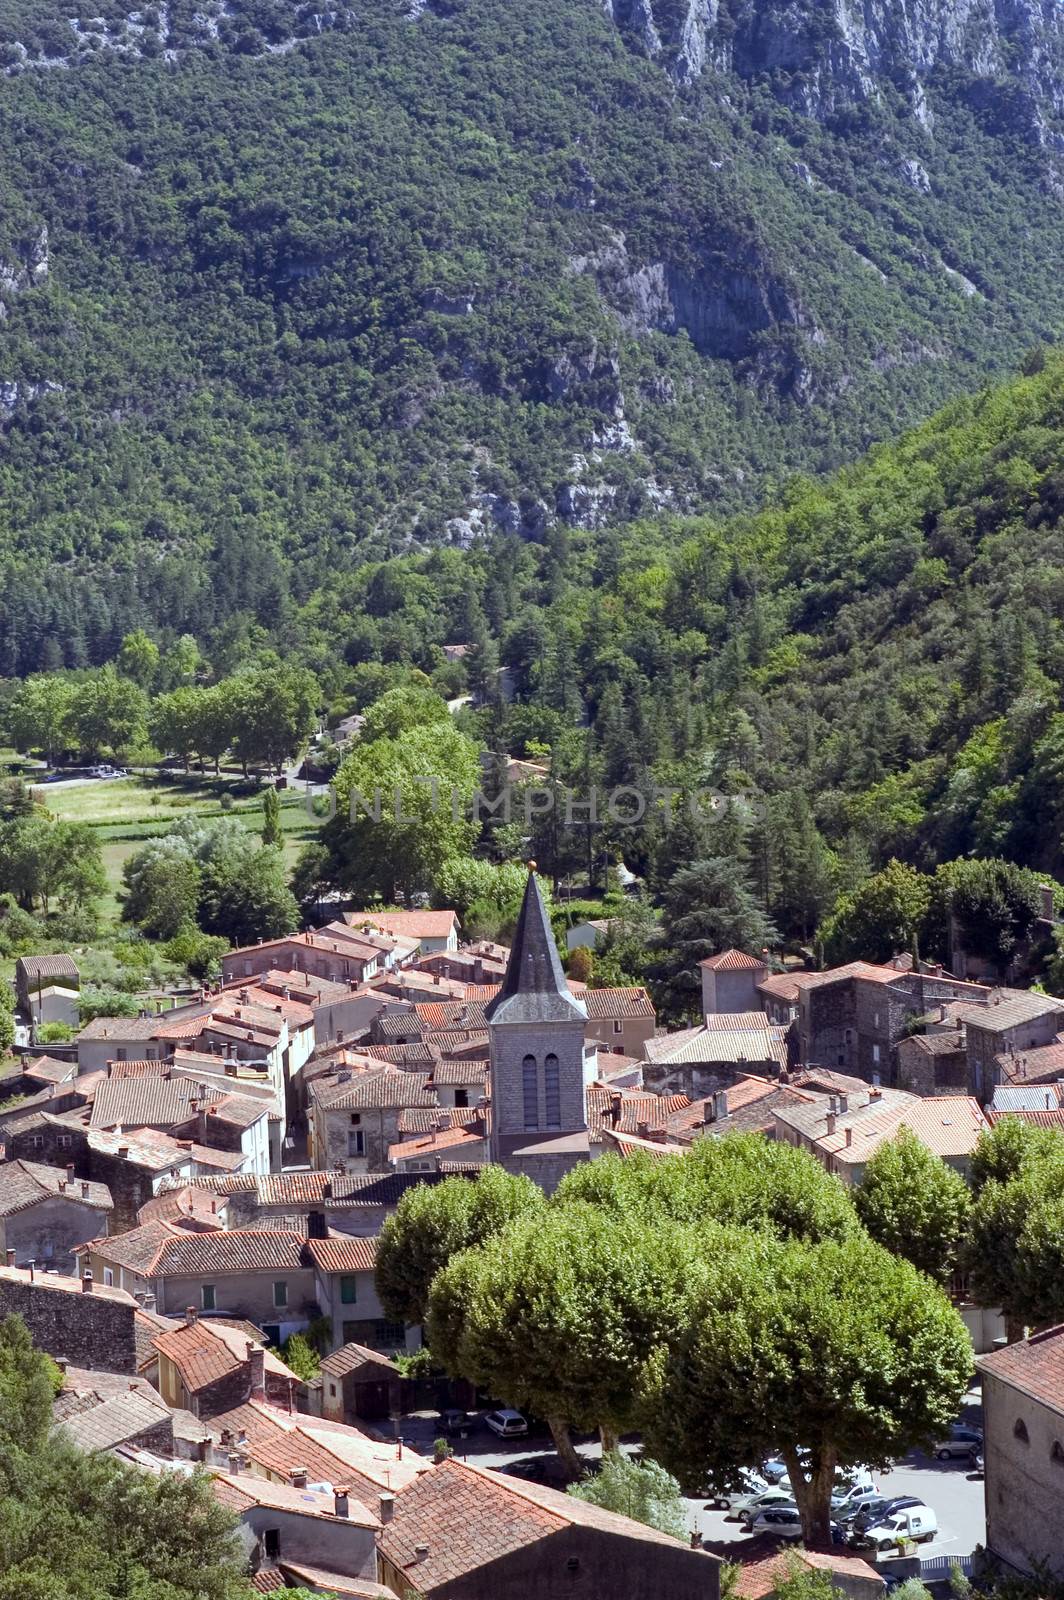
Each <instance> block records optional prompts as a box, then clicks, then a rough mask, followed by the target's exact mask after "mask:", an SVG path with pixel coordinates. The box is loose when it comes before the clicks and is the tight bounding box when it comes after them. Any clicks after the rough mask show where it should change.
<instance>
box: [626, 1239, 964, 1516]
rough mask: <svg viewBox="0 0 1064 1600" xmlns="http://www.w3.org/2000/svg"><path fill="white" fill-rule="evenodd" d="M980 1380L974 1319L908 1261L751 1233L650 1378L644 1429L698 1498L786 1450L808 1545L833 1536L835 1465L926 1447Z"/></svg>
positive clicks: (717, 1265)
mask: <svg viewBox="0 0 1064 1600" xmlns="http://www.w3.org/2000/svg"><path fill="white" fill-rule="evenodd" d="M971 1373H972V1351H971V1341H970V1339H969V1336H968V1333H967V1330H966V1329H965V1326H964V1323H963V1322H962V1321H961V1319H960V1317H959V1316H958V1314H957V1313H956V1312H955V1311H954V1310H953V1308H952V1306H951V1305H950V1303H949V1301H948V1300H947V1299H946V1297H945V1296H944V1295H943V1293H942V1292H941V1290H940V1289H938V1288H937V1287H936V1286H935V1285H933V1284H932V1283H930V1282H929V1281H928V1279H927V1278H926V1277H925V1276H924V1275H923V1274H922V1273H919V1272H917V1271H916V1269H915V1268H914V1267H913V1266H912V1265H911V1264H910V1263H909V1262H907V1261H901V1260H899V1259H898V1258H897V1257H896V1256H892V1255H890V1254H889V1252H887V1251H886V1250H884V1249H883V1248H882V1247H881V1246H880V1245H877V1244H875V1243H873V1242H872V1241H871V1240H869V1239H867V1238H865V1237H864V1236H862V1235H859V1234H858V1235H856V1236H854V1237H853V1238H850V1239H846V1240H844V1241H842V1242H836V1241H833V1240H832V1241H826V1242H824V1243H821V1244H815V1245H807V1244H802V1243H798V1242H792V1243H784V1242H781V1241H778V1240H774V1239H770V1238H768V1237H766V1236H764V1235H755V1234H752V1233H749V1232H743V1233H742V1234H741V1235H736V1236H735V1237H734V1238H733V1241H732V1242H731V1246H730V1248H727V1249H723V1250H715V1251H713V1252H712V1253H710V1252H707V1253H706V1256H705V1257H704V1258H703V1268H702V1270H701V1271H700V1272H699V1273H697V1274H696V1275H695V1276H694V1277H693V1278H692V1280H691V1283H690V1288H689V1292H688V1296H687V1300H686V1303H685V1307H684V1311H683V1313H682V1316H681V1323H680V1330H679V1333H678V1335H677V1336H675V1337H673V1338H671V1339H669V1340H668V1341H667V1343H666V1344H665V1345H664V1346H663V1348H662V1349H660V1350H659V1351H658V1352H657V1354H656V1355H655V1356H654V1358H653V1360H652V1361H651V1363H650V1366H649V1367H648V1369H647V1371H646V1373H645V1375H644V1381H643V1401H644V1403H643V1426H644V1436H645V1438H646V1440H647V1444H648V1446H649V1448H650V1449H651V1451H652V1452H653V1454H654V1455H655V1457H656V1458H657V1459H658V1460H659V1461H661V1462H662V1464H663V1465H664V1466H665V1467H667V1468H668V1469H669V1470H670V1471H671V1472H674V1473H675V1474H676V1476H677V1478H679V1480H680V1482H681V1484H682V1485H683V1486H684V1488H685V1489H686V1491H687V1492H688V1493H694V1494H698V1493H702V1492H703V1491H704V1490H705V1489H706V1488H707V1487H708V1486H709V1485H715V1484H720V1483H723V1482H726V1481H727V1480H728V1479H729V1477H731V1476H732V1475H734V1473H735V1471H736V1469H737V1468H738V1467H740V1466H743V1465H753V1464H754V1463H756V1462H757V1461H759V1460H762V1459H763V1458H764V1457H766V1456H768V1455H781V1456H782V1458H783V1459H784V1460H785V1461H786V1463H787V1470H788V1474H789V1476H790V1481H791V1485H792V1488H793V1491H794V1495H795V1499H796V1502H797V1505H798V1508H799V1510H800V1512H801V1514H802V1524H803V1530H804V1533H805V1536H806V1538H807V1539H809V1540H815V1541H824V1542H827V1541H829V1539H830V1530H829V1522H830V1502H831V1492H832V1487H833V1484H834V1480H835V1469H836V1467H837V1466H840V1465H841V1466H853V1465H857V1464H860V1463H869V1464H872V1465H875V1464H877V1463H886V1462H887V1461H888V1460H891V1459H893V1458H894V1457H896V1456H898V1455H901V1454H904V1453H905V1452H906V1451H907V1450H909V1449H911V1448H912V1447H913V1446H914V1445H918V1444H926V1443H928V1442H929V1441H930V1440H931V1439H932V1438H933V1437H934V1435H935V1433H936V1432H937V1431H938V1430H939V1429H940V1428H943V1427H945V1426H946V1425H947V1424H948V1423H949V1422H950V1421H951V1420H952V1419H953V1417H954V1416H955V1415H956V1411H957V1407H958V1405H959V1403H960V1401H961V1399H962V1397H963V1395H964V1392H965V1390H966V1388H967V1385H968V1382H969V1380H970V1378H971ZM901 1375H904V1381H900V1378H901Z"/></svg>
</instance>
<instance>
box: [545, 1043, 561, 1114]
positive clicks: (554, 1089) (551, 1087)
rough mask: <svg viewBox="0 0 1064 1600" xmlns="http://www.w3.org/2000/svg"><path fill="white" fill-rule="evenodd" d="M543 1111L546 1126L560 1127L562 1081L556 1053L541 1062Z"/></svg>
mask: <svg viewBox="0 0 1064 1600" xmlns="http://www.w3.org/2000/svg"><path fill="white" fill-rule="evenodd" d="M543 1113H544V1117H545V1119H546V1124H547V1127H548V1128H560V1127H561V1125H562V1081H561V1074H560V1072H559V1070H558V1057H557V1056H556V1055H549V1056H548V1057H547V1059H546V1060H545V1061H544V1063H543Z"/></svg>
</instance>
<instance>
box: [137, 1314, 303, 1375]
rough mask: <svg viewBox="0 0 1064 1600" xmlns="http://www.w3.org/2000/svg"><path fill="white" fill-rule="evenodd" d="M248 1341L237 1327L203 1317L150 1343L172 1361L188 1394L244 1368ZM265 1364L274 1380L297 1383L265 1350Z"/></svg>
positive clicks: (160, 1335)
mask: <svg viewBox="0 0 1064 1600" xmlns="http://www.w3.org/2000/svg"><path fill="white" fill-rule="evenodd" d="M250 1342H252V1341H249V1340H248V1338H247V1336H246V1334H244V1333H242V1332H241V1331H240V1330H239V1329H238V1328H231V1327H229V1326H228V1324H226V1323H224V1322H213V1321H211V1320H210V1319H209V1318H206V1317H197V1318H196V1320H195V1321H194V1322H191V1323H188V1322H185V1323H182V1324H181V1326H180V1327H178V1328H174V1329H171V1330H169V1331H168V1332H165V1333H160V1334H157V1335H156V1336H155V1338H154V1339H153V1340H152V1343H153V1344H154V1346H155V1348H156V1350H158V1351H159V1352H160V1353H161V1354H162V1355H164V1356H166V1357H167V1359H168V1360H170V1361H172V1362H173V1364H174V1366H175V1367H176V1368H177V1370H178V1372H179V1374H180V1376H181V1382H182V1383H183V1384H184V1386H185V1388H186V1389H187V1390H188V1392H189V1394H195V1393H196V1392H197V1391H198V1390H200V1389H205V1388H206V1387H207V1386H208V1385H209V1384H212V1383H217V1382H218V1380H219V1379H220V1378H227V1377H229V1376H230V1375H231V1374H232V1373H235V1372H238V1371H240V1369H241V1368H242V1367H246V1366H247V1365H248V1345H249V1343H250ZM265 1365H266V1370H267V1371H268V1372H272V1373H274V1375H275V1376H276V1377H279V1378H291V1379H292V1382H293V1383H296V1382H298V1379H297V1378H296V1375H295V1373H294V1372H291V1371H289V1369H288V1367H286V1366H285V1364H284V1362H283V1361H280V1360H279V1359H278V1358H277V1356H275V1355H274V1353H273V1351H272V1350H269V1349H267V1350H266V1351H265Z"/></svg>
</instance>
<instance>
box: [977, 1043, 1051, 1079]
mask: <svg viewBox="0 0 1064 1600" xmlns="http://www.w3.org/2000/svg"><path fill="white" fill-rule="evenodd" d="M994 1061H995V1063H996V1065H997V1066H998V1068H999V1069H1000V1071H1001V1076H1002V1079H1003V1080H1004V1082H1005V1083H1017V1084H1022V1083H1038V1082H1039V1081H1040V1080H1042V1079H1045V1078H1050V1079H1054V1078H1058V1077H1062V1076H1064V1040H1061V1039H1057V1040H1056V1041H1055V1042H1054V1043H1053V1044H1044V1045H1039V1046H1037V1047H1036V1048H1035V1049H1033V1050H1017V1051H1016V1052H1015V1053H1013V1054H1003V1055H999V1056H995V1057H994Z"/></svg>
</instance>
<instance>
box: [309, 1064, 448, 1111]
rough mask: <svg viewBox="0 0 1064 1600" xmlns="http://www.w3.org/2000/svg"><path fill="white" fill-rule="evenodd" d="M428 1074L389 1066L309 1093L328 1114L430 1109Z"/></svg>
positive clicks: (319, 1086)
mask: <svg viewBox="0 0 1064 1600" xmlns="http://www.w3.org/2000/svg"><path fill="white" fill-rule="evenodd" d="M428 1082H429V1078H428V1074H427V1073H421V1072H398V1071H394V1070H393V1069H392V1068H390V1067H386V1068H384V1069H383V1070H382V1071H381V1072H374V1073H368V1074H366V1075H365V1076H364V1077H362V1078H352V1080H351V1082H350V1083H340V1082H335V1081H334V1082H331V1083H324V1084H323V1083H322V1082H321V1081H320V1080H319V1082H318V1083H316V1084H315V1085H314V1088H313V1090H312V1093H313V1094H314V1096H315V1098H316V1099H317V1100H318V1103H319V1104H320V1105H322V1106H324V1107H325V1109H326V1110H328V1111H354V1110H358V1109H359V1108H366V1109H375V1110H385V1111H401V1110H402V1109H403V1108H404V1107H405V1106H434V1105H437V1104H438V1101H437V1099H436V1096H435V1094H434V1093H433V1092H432V1090H431V1089H429V1088H428V1087H427V1085H428Z"/></svg>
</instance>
